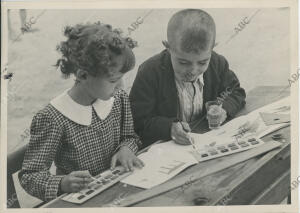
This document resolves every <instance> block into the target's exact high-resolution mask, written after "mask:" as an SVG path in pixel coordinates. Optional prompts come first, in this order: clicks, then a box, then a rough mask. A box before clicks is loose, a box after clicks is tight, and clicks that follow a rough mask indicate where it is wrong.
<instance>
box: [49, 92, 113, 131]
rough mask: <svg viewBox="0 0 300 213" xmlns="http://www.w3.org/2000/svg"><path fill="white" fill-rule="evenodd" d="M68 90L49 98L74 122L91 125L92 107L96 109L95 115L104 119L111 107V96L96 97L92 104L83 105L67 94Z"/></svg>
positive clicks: (55, 106) (53, 104) (52, 103)
mask: <svg viewBox="0 0 300 213" xmlns="http://www.w3.org/2000/svg"><path fill="white" fill-rule="evenodd" d="M68 91H69V89H68V90H66V91H65V92H63V93H62V94H61V95H59V96H57V97H56V98H54V99H53V100H51V102H50V104H51V105H52V106H53V107H54V108H56V109H57V110H58V111H59V112H60V113H62V114H63V115H64V116H66V117H67V118H69V119H70V120H72V121H74V122H75V123H78V124H81V125H85V126H88V125H91V123H92V109H93V108H94V110H95V111H96V114H97V116H98V117H99V118H100V119H103V120H104V119H105V118H106V117H107V116H108V115H109V113H110V111H111V109H112V107H113V103H114V98H113V97H112V98H110V99H109V100H107V101H103V100H101V99H97V100H96V101H95V102H94V103H93V104H92V105H89V106H83V105H81V104H78V103H77V102H75V101H74V100H73V99H72V98H71V97H70V96H69V94H68Z"/></svg>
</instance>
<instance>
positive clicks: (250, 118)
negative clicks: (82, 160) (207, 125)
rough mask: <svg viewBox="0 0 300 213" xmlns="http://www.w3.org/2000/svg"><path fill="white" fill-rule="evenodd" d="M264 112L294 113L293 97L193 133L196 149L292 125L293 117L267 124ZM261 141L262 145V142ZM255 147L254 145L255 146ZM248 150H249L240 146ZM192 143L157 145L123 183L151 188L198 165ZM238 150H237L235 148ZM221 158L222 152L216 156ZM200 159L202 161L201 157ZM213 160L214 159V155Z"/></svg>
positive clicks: (257, 136) (259, 134) (144, 156)
mask: <svg viewBox="0 0 300 213" xmlns="http://www.w3.org/2000/svg"><path fill="white" fill-rule="evenodd" d="M261 113H273V114H274V113H279V114H286V115H289V114H290V99H289V97H287V98H284V99H282V100H280V101H277V102H275V103H272V104H269V105H267V106H264V107H262V108H259V109H257V110H255V111H253V112H251V113H249V114H247V115H244V116H240V117H238V118H236V119H233V120H232V121H230V122H228V123H226V124H225V125H223V126H221V128H220V129H217V130H212V131H210V132H207V133H205V134H195V133H190V135H191V137H192V138H193V139H194V142H195V145H196V148H197V149H199V150H203V149H206V148H207V147H211V144H212V143H214V146H218V145H222V144H224V143H226V142H228V143H230V142H231V141H232V140H238V141H239V140H244V139H247V140H248V139H249V137H250V136H251V137H255V138H261V137H263V136H265V135H267V134H269V133H271V132H274V131H276V130H278V129H280V128H282V127H285V126H287V125H290V123H289V120H287V119H285V120H284V122H282V123H278V122H275V123H274V124H273V125H270V124H269V123H267V124H266V123H265V121H264V120H263V118H262V116H261ZM261 144H262V143H260V144H259V145H261ZM254 147H255V146H253V148H254ZM240 150H241V151H244V150H245V149H240ZM193 152H194V150H193V148H192V146H191V145H187V146H182V145H178V144H176V143H174V142H173V141H168V142H165V143H160V144H155V145H153V146H152V147H151V148H150V149H149V150H148V151H147V152H146V153H142V154H140V155H139V156H138V157H139V158H140V159H141V160H142V161H143V162H144V163H145V166H144V167H143V168H142V169H137V168H136V169H135V171H134V172H133V174H132V175H130V176H128V177H127V178H125V179H123V180H122V181H121V182H123V183H127V184H130V185H134V186H137V187H141V188H146V189H149V188H151V187H153V186H156V185H158V184H161V183H163V182H165V181H167V180H169V179H170V178H172V177H174V176H175V175H176V174H178V173H179V172H181V171H182V170H184V169H186V168H187V167H189V166H191V165H194V164H197V163H198V160H199V158H197V157H195V155H194V154H192V153H193ZM235 152H236V151H235ZM216 157H220V155H216ZM197 159H198V160H197ZM210 159H212V158H210Z"/></svg>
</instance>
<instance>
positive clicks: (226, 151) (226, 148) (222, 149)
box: [191, 137, 264, 162]
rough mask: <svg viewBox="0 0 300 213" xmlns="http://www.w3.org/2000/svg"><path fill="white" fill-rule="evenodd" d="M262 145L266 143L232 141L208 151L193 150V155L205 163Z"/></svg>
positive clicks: (246, 139) (254, 140)
mask: <svg viewBox="0 0 300 213" xmlns="http://www.w3.org/2000/svg"><path fill="white" fill-rule="evenodd" d="M262 144H264V142H263V141H262V140H261V139H258V138H254V137H249V138H244V139H240V140H238V141H232V142H230V143H227V144H222V145H216V146H213V147H209V148H207V149H202V150H198V151H194V150H193V151H191V153H192V155H193V156H194V157H195V158H196V159H197V160H198V161H199V162H203V161H207V160H211V159H215V158H218V157H223V156H226V155H231V154H234V153H238V152H242V151H245V150H248V149H252V148H255V147H257V146H260V145H262Z"/></svg>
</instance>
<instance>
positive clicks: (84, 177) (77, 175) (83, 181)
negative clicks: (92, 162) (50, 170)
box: [60, 171, 93, 193]
mask: <svg viewBox="0 0 300 213" xmlns="http://www.w3.org/2000/svg"><path fill="white" fill-rule="evenodd" d="M92 181H93V179H92V178H91V174H90V173H89V171H74V172H71V173H70V174H68V175H66V176H65V177H63V179H62V180H61V183H60V188H61V190H62V192H64V193H70V192H78V191H80V190H81V189H83V188H85V187H87V185H88V184H89V183H90V182H92Z"/></svg>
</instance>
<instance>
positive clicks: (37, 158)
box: [19, 113, 64, 201]
mask: <svg viewBox="0 0 300 213" xmlns="http://www.w3.org/2000/svg"><path fill="white" fill-rule="evenodd" d="M30 134H31V136H30V141H29V145H28V148H27V151H26V153H25V157H24V161H23V165H22V169H21V171H20V172H19V180H20V183H21V185H22V187H23V188H24V189H25V191H26V192H27V193H29V194H31V195H32V196H35V197H38V198H39V199H41V200H44V201H50V200H52V199H54V198H56V197H57V193H58V190H59V187H60V181H61V179H62V178H63V177H64V176H62V175H60V176H58V175H51V174H50V172H49V168H50V167H51V164H52V162H53V161H54V158H55V155H56V153H57V152H58V149H59V147H60V142H61V136H62V129H61V128H59V127H58V125H57V124H55V122H54V121H53V120H52V119H50V118H48V116H47V115H46V114H43V113H38V114H37V115H35V116H34V118H33V120H32V123H31V130H30Z"/></svg>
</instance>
